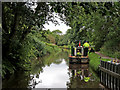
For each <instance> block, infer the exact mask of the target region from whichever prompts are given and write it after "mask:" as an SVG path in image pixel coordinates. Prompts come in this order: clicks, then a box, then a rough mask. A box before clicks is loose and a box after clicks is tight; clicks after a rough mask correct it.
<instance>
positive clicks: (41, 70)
mask: <svg viewBox="0 0 120 90" xmlns="http://www.w3.org/2000/svg"><path fill="white" fill-rule="evenodd" d="M68 56H69V53H68V52H67V51H64V52H57V53H52V54H51V55H48V56H45V57H42V58H37V59H35V60H32V64H31V67H30V70H29V71H18V72H17V73H15V74H14V75H11V76H10V77H9V78H6V79H5V80H3V83H2V87H3V88H99V78H98V77H97V76H96V74H95V73H94V72H93V71H92V69H91V68H90V66H89V64H83V65H80V64H69V58H68ZM85 77H89V79H88V78H87V79H88V80H86V79H85Z"/></svg>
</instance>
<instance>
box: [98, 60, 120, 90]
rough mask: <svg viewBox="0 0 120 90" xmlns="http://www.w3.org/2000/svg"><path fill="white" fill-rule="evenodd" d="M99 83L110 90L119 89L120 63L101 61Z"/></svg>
mask: <svg viewBox="0 0 120 90" xmlns="http://www.w3.org/2000/svg"><path fill="white" fill-rule="evenodd" d="M100 83H101V84H103V85H104V86H105V87H107V88H109V89H110V90H120V64H119V63H111V62H106V61H101V62H100Z"/></svg>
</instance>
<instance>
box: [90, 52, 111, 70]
mask: <svg viewBox="0 0 120 90" xmlns="http://www.w3.org/2000/svg"><path fill="white" fill-rule="evenodd" d="M89 59H90V67H91V68H92V69H93V71H95V72H98V67H99V65H100V56H99V55H98V54H96V53H90V54H89ZM102 60H103V61H110V59H102Z"/></svg>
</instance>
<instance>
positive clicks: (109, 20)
mask: <svg viewBox="0 0 120 90" xmlns="http://www.w3.org/2000/svg"><path fill="white" fill-rule="evenodd" d="M59 4H60V5H61V6H63V7H64V8H65V9H63V10H61V12H62V13H63V14H64V15H65V18H64V20H63V21H65V22H66V24H67V25H69V26H70V27H71V29H69V30H67V33H66V34H65V35H64V36H63V37H64V38H62V39H61V42H60V43H59V44H60V45H69V44H71V43H75V40H81V42H82V43H83V42H84V41H85V40H87V41H89V42H90V43H92V45H94V46H95V47H94V48H95V50H96V51H100V50H101V51H102V52H103V53H105V54H106V55H108V56H112V57H117V58H120V57H119V55H118V54H119V53H120V43H119V42H120V35H119V34H120V28H119V25H120V22H119V20H120V12H119V10H120V2H114V3H111V2H103V3H100V2H93V3H84V2H82V3H80V2H71V3H59ZM60 5H58V6H60ZM60 16H61V17H62V15H60ZM62 18H63V17H62Z"/></svg>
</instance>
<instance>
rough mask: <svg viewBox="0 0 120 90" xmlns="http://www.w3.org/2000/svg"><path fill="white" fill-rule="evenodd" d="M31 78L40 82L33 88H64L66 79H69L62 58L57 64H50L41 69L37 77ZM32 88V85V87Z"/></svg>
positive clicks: (66, 67)
mask: <svg viewBox="0 0 120 90" xmlns="http://www.w3.org/2000/svg"><path fill="white" fill-rule="evenodd" d="M33 80H35V81H36V82H40V83H39V84H36V86H35V88H66V81H69V76H68V66H67V65H66V62H65V60H64V59H63V61H62V63H61V64H59V65H56V64H51V65H50V66H46V67H45V68H44V69H43V73H40V74H39V78H36V75H35V76H34V78H33ZM33 88H34V87H33Z"/></svg>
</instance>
